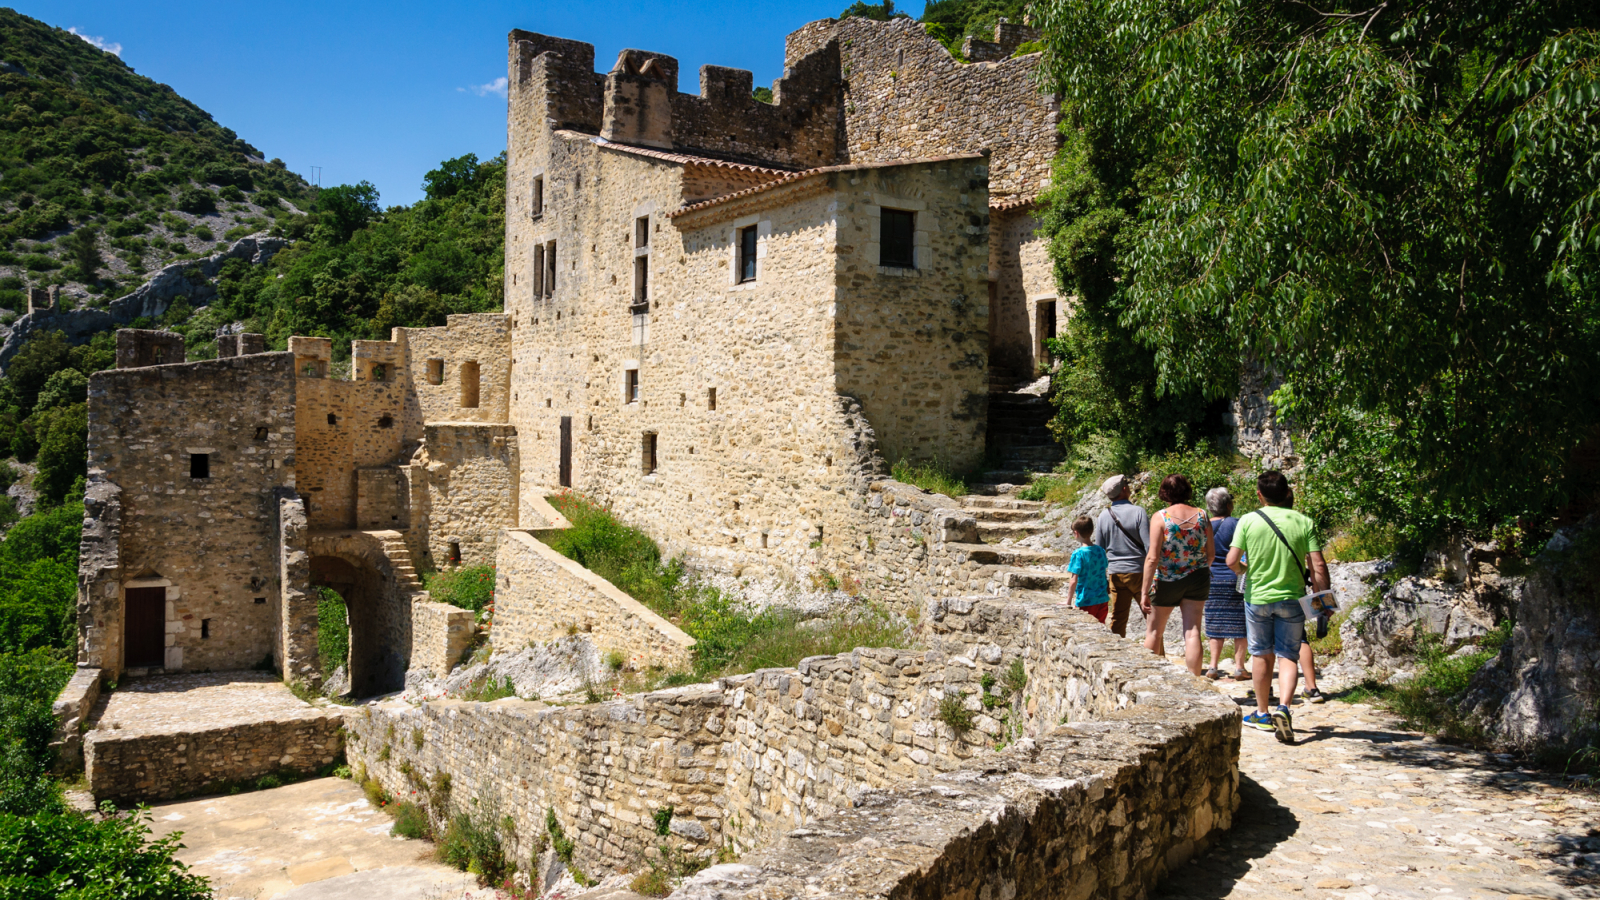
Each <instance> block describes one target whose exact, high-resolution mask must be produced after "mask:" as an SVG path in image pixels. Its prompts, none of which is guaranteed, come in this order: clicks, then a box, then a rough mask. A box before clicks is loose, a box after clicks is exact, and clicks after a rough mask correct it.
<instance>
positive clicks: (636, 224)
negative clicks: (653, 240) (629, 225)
mask: <svg viewBox="0 0 1600 900" xmlns="http://www.w3.org/2000/svg"><path fill="white" fill-rule="evenodd" d="M648 246H650V217H649V216H640V217H639V218H637V219H634V220H633V247H634V249H635V250H643V249H644V248H646V247H648Z"/></svg>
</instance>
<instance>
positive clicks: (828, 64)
mask: <svg viewBox="0 0 1600 900" xmlns="http://www.w3.org/2000/svg"><path fill="white" fill-rule="evenodd" d="M510 44H511V52H510V71H509V75H508V78H509V80H510V82H511V89H512V92H513V94H512V98H511V104H512V106H513V107H518V106H519V104H525V103H531V104H534V106H535V107H542V109H540V108H536V109H533V110H529V114H528V115H527V117H526V120H527V121H529V122H533V123H540V124H546V123H548V124H550V125H553V126H554V127H555V128H557V129H567V130H572V131H580V132H584V133H587V134H598V135H600V136H601V137H604V138H605V139H607V140H610V141H616V142H618V143H623V144H634V145H639V146H646V147H657V148H660V149H665V150H672V149H678V150H686V151H696V152H699V153H703V154H709V155H712V156H720V157H727V158H732V159H738V160H745V161H750V162H760V163H765V164H769V165H775V166H778V167H780V168H812V167H815V166H823V165H831V164H833V163H834V162H837V161H838V159H837V157H838V149H837V145H838V139H837V138H838V127H839V111H840V97H841V96H842V85H843V81H842V78H841V72H840V67H839V57H838V48H837V47H834V46H826V45H824V46H819V47H817V48H816V49H815V51H814V52H813V53H811V54H809V55H808V56H807V57H806V58H805V59H801V60H798V61H796V63H795V64H794V65H792V66H790V67H789V68H788V69H786V70H785V72H784V76H783V77H782V78H779V79H778V80H777V81H776V82H774V83H773V102H772V103H762V102H761V101H759V100H756V99H755V97H754V96H753V95H752V93H751V92H752V90H753V87H754V81H755V78H754V76H753V75H752V74H751V73H750V72H748V71H746V70H743V69H733V68H728V67H725V66H710V65H708V66H702V67H701V68H700V93H699V94H685V93H680V92H679V90H678V76H679V64H678V60H677V59H675V58H674V57H671V56H667V55H666V54H662V53H654V52H651V51H647V50H638V49H628V50H623V51H622V52H621V53H619V54H618V55H617V61H616V64H615V65H613V66H612V68H611V70H610V71H609V72H607V73H605V74H603V75H602V74H599V73H597V72H593V71H591V70H590V67H592V66H593V63H594V47H593V46H592V45H590V44H585V43H582V42H579V41H568V40H563V39H560V38H552V37H548V36H546V35H540V34H533V33H531V32H526V31H513V32H511V35H510Z"/></svg>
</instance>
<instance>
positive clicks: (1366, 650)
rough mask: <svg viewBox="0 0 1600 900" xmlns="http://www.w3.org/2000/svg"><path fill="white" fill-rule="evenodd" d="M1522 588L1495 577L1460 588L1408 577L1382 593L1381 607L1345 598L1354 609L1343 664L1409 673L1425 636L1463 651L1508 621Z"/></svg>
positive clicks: (1383, 673) (1345, 638)
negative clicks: (1358, 603) (1510, 608)
mask: <svg viewBox="0 0 1600 900" xmlns="http://www.w3.org/2000/svg"><path fill="white" fill-rule="evenodd" d="M1519 587H1520V581H1519V580H1517V579H1501V578H1498V577H1494V576H1490V577H1479V578H1476V579H1474V580H1472V581H1469V582H1461V583H1451V582H1448V581H1443V580H1437V579H1433V578H1421V577H1417V576H1407V577H1405V578H1401V579H1399V580H1398V581H1396V582H1395V583H1394V584H1393V585H1392V586H1388V587H1384V588H1381V589H1380V591H1381V592H1380V594H1379V599H1378V602H1377V603H1376V604H1371V605H1365V604H1364V605H1357V606H1354V607H1352V606H1351V605H1350V604H1349V603H1348V602H1347V601H1346V600H1345V599H1344V597H1343V596H1341V599H1340V602H1341V604H1343V605H1344V606H1345V607H1346V608H1347V609H1349V610H1350V615H1349V617H1348V618H1347V619H1345V622H1344V625H1343V627H1342V628H1341V629H1340V632H1339V634H1340V638H1341V641H1342V643H1343V644H1344V654H1343V655H1344V661H1345V662H1346V663H1347V664H1349V663H1354V664H1357V665H1359V666H1361V667H1362V668H1364V669H1366V670H1367V671H1368V672H1369V674H1376V675H1380V676H1383V677H1387V676H1389V675H1392V674H1394V673H1396V672H1401V671H1405V670H1406V669H1409V668H1410V666H1411V664H1412V657H1413V653H1414V651H1415V649H1416V646H1417V643H1418V642H1419V641H1420V640H1422V639H1423V637H1424V636H1425V635H1437V636H1439V638H1440V639H1442V640H1443V641H1444V646H1445V648H1446V649H1448V650H1452V651H1454V650H1456V649H1459V648H1460V647H1462V646H1465V645H1467V644H1470V643H1473V642H1475V641H1476V640H1477V639H1478V638H1481V637H1483V636H1484V635H1485V634H1488V633H1489V631H1490V630H1491V629H1493V628H1494V627H1495V625H1496V624H1497V623H1498V622H1500V621H1502V620H1503V619H1504V618H1505V615H1506V611H1507V608H1508V606H1509V604H1510V603H1511V602H1512V601H1513V600H1514V598H1515V594H1516V592H1517V590H1518V589H1519ZM1341 593H1344V592H1341ZM1350 593H1354V591H1353V590H1352V591H1350Z"/></svg>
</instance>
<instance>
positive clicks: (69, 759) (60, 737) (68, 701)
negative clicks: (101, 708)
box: [50, 669, 100, 775]
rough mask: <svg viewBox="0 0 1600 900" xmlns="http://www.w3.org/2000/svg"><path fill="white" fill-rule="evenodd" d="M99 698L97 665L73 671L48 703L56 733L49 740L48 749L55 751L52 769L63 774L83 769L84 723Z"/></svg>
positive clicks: (98, 671)
mask: <svg viewBox="0 0 1600 900" xmlns="http://www.w3.org/2000/svg"><path fill="white" fill-rule="evenodd" d="M99 699H100V670H99V669H78V670H76V671H74V672H73V673H72V678H70V679H69V680H68V681H67V683H66V686H65V687H63V688H62V689H61V693H60V694H58V695H56V700H55V703H54V704H52V706H51V713H52V714H53V715H54V716H55V719H56V732H55V737H54V739H52V740H51V741H50V749H51V750H53V751H55V766H54V768H53V769H52V771H54V772H56V773H58V774H63V775H66V774H72V773H75V772H82V771H83V731H84V724H85V723H86V722H87V721H88V719H89V714H90V713H91V712H93V711H94V706H95V703H96V702H97V701H99Z"/></svg>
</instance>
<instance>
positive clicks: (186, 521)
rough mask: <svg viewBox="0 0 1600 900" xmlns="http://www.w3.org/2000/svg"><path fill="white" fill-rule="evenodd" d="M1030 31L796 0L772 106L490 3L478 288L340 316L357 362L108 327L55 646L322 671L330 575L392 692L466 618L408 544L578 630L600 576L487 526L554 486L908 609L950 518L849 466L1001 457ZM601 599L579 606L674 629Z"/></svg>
mask: <svg viewBox="0 0 1600 900" xmlns="http://www.w3.org/2000/svg"><path fill="white" fill-rule="evenodd" d="M1034 36H1035V35H1033V33H1032V32H1030V31H1029V30H1027V29H1024V28H1021V27H1018V26H1011V25H1005V24H1002V25H1001V26H1000V27H999V28H998V29H997V31H996V34H995V40H994V41H992V42H989V41H973V42H969V43H968V46H967V47H966V48H965V51H964V52H965V55H966V57H967V58H966V59H957V58H956V57H953V56H952V55H951V54H950V52H949V51H948V50H946V49H945V48H944V47H943V46H942V45H941V44H939V43H938V42H937V41H935V40H933V39H932V38H930V37H928V35H927V34H926V33H924V31H923V29H922V27H921V26H920V25H918V24H917V23H915V22H912V21H910V20H904V19H902V20H896V21H893V22H887V23H883V22H872V21H867V20H863V19H846V20H841V21H834V20H825V21H821V22H815V23H812V24H810V25H807V26H805V27H804V28H801V29H800V30H798V31H796V32H795V33H794V34H792V35H790V37H789V39H788V46H787V48H786V56H785V71H784V76H783V77H782V78H780V79H779V80H778V81H777V82H775V83H774V85H773V102H772V103H770V104H768V103H763V102H759V101H757V100H755V99H754V98H753V97H752V78H751V75H750V73H749V72H744V71H739V70H734V69H725V68H720V67H717V66H705V67H703V68H702V69H701V71H700V89H699V93H697V94H687V93H681V92H679V90H678V63H677V61H676V60H675V59H673V58H672V57H669V56H665V55H662V54H659V53H654V52H645V51H639V50H626V51H623V52H622V53H621V54H620V55H619V57H618V59H617V61H616V63H615V65H614V66H612V68H611V69H610V71H608V72H606V73H603V74H602V73H598V72H596V71H595V66H594V50H593V47H591V46H590V45H588V44H582V43H578V42H575V41H568V40H562V39H559V38H552V37H545V36H542V35H537V34H532V33H529V32H523V31H514V32H512V33H511V35H510V39H509V59H508V79H509V82H510V97H509V114H508V154H507V159H508V169H507V179H508V184H507V195H506V196H507V210H506V242H505V248H506V262H505V280H506V283H505V295H506V308H505V312H504V313H503V314H493V315H469V316H451V317H450V320H449V324H448V325H447V326H446V327H442V328H420V329H406V328H400V329H395V330H394V333H393V335H392V337H391V339H390V340H387V341H356V342H354V344H353V345H352V347H351V352H350V366H351V374H350V377H349V378H348V379H340V378H334V377H331V372H332V368H333V364H334V356H335V353H334V347H333V346H332V344H331V342H330V341H329V340H328V339H325V338H314V337H294V338H291V339H290V341H289V345H288V350H287V352H265V351H266V348H265V346H264V343H263V342H262V340H261V339H260V337H259V336H255V335H232V334H229V335H225V336H223V337H222V338H219V347H218V354H217V358H216V359H214V360H207V361H203V362H183V361H182V360H183V355H182V354H183V345H182V342H181V340H178V339H177V337H176V336H175V335H165V334H163V333H160V332H137V331H124V332H120V333H119V345H118V352H117V362H118V368H117V369H116V370H113V371H108V372H102V373H97V374H96V375H94V376H93V378H92V379H91V385H90V397H89V408H90V415H89V418H90V422H89V447H90V460H89V470H90V478H89V482H90V483H89V488H88V494H87V497H86V503H87V508H88V520H87V522H86V530H85V536H84V543H83V553H82V564H81V572H80V603H79V619H80V664H81V665H83V666H85V667H88V668H96V669H99V670H101V671H102V672H103V673H104V676H105V677H106V678H116V677H119V676H120V674H121V673H123V672H125V671H129V670H134V671H146V672H173V671H183V670H189V669H228V668H248V667H252V666H256V665H259V664H261V663H263V662H264V661H266V660H270V661H271V663H272V664H273V665H274V666H275V667H277V668H279V669H280V670H281V671H283V672H284V674H285V677H286V678H290V679H295V680H313V681H314V680H316V679H317V678H318V677H319V669H320V667H319V665H318V662H317V659H316V641H315V628H316V601H317V596H318V594H317V590H316V588H318V587H324V586H325V587H332V588H334V589H336V590H338V591H339V593H340V594H341V595H342V596H343V597H344V598H345V600H346V602H347V604H348V606H349V610H350V622H351V663H350V668H351V673H350V674H351V680H352V688H353V690H354V691H355V692H356V693H357V694H371V693H378V692H382V691H385V690H391V689H394V688H396V687H398V686H399V685H400V684H401V682H402V681H403V678H404V673H405V672H406V671H407V669H409V668H417V667H426V668H433V669H445V668H448V667H449V666H450V665H451V664H453V663H454V662H455V661H456V659H458V658H459V650H460V649H461V648H462V647H463V646H464V642H465V639H466V635H465V634H464V633H465V632H467V631H469V630H470V628H471V623H470V616H468V617H466V618H465V619H464V618H463V616H466V614H465V613H463V612H462V611H460V610H453V609H452V608H449V607H443V606H441V605H440V604H436V603H432V602H431V601H430V600H429V598H428V596H427V595H426V593H424V592H423V591H422V590H421V586H420V583H419V582H418V580H417V578H416V572H417V570H418V569H423V568H434V567H443V566H446V565H449V564H453V563H463V564H481V563H490V562H495V561H496V560H497V557H498V558H499V561H500V563H501V565H500V582H499V584H498V585H497V587H498V590H499V593H498V595H497V604H498V610H499V612H500V613H501V614H502V615H503V618H504V619H505V621H507V622H516V623H520V624H518V625H517V628H518V629H520V631H519V633H525V634H526V635H527V636H528V638H529V639H533V638H534V637H537V636H538V635H541V634H546V633H549V632H550V631H551V630H552V629H554V628H556V627H558V623H561V622H565V623H567V624H566V625H560V626H559V627H579V624H578V623H583V624H582V627H584V628H585V629H589V628H593V627H595V625H594V623H593V619H594V616H593V614H592V611H585V610H584V609H581V608H578V607H582V606H583V605H584V604H586V603H591V602H603V603H609V604H612V605H617V604H622V605H621V606H618V608H622V607H624V606H626V604H624V603H622V600H623V599H625V598H622V597H621V596H620V595H618V596H611V594H610V593H607V592H606V590H605V587H609V586H597V585H595V584H593V583H592V580H593V579H592V577H589V575H588V573H586V572H581V571H580V572H574V571H571V567H570V566H565V565H563V564H562V562H561V561H560V560H558V559H550V558H547V557H548V555H549V554H548V553H547V552H546V551H547V548H545V547H544V545H543V544H541V543H540V542H538V541H535V540H531V539H527V540H524V539H523V538H526V537H527V535H521V536H520V537H518V539H517V540H508V539H507V537H508V535H514V534H516V531H517V530H521V531H527V532H532V531H537V530H539V529H544V528H552V527H560V525H559V522H560V516H559V514H557V513H555V512H554V510H553V509H552V508H551V507H550V506H549V504H548V503H546V501H545V498H546V496H548V495H550V494H552V493H554V492H556V491H559V490H562V489H565V488H572V489H575V490H580V491H583V492H585V493H587V494H590V495H592V496H593V497H595V498H597V499H598V500H600V501H602V502H606V503H609V504H611V505H612V506H613V507H614V508H615V509H616V511H617V512H618V514H619V515H621V516H622V517H623V518H624V519H626V520H628V521H630V522H632V523H634V524H636V525H638V526H640V527H642V528H644V529H645V530H646V531H648V532H649V533H650V534H651V535H652V536H654V537H655V538H656V539H657V540H658V541H660V542H661V543H662V544H663V546H664V548H665V549H666V550H667V552H669V553H671V554H675V555H680V554H681V555H683V556H685V557H686V558H687V559H688V560H690V561H691V562H692V563H693V564H695V565H697V566H699V567H702V568H709V569H717V570H721V571H727V572H735V573H739V574H750V575H759V576H769V577H779V578H787V577H797V576H803V575H806V574H809V573H814V572H818V571H827V572H833V573H839V574H840V575H847V574H850V573H856V574H857V575H859V576H860V578H861V580H862V581H863V583H864V584H865V585H866V586H867V588H868V589H869V590H870V592H871V593H872V594H873V595H874V596H878V597H880V598H882V599H884V600H885V601H887V602H890V603H893V604H895V605H899V606H902V607H908V606H910V605H911V604H914V603H916V602H919V601H920V600H923V599H926V598H927V597H928V596H930V595H932V594H937V593H941V592H943V593H949V592H950V591H954V590H956V589H957V588H956V587H954V586H950V587H948V590H946V589H945V588H942V587H940V586H941V585H946V586H949V585H950V580H951V577H952V575H951V573H952V571H953V570H954V569H955V568H959V567H960V566H962V565H965V562H964V561H960V562H949V563H947V561H945V558H944V557H942V556H940V552H941V551H938V550H936V549H935V550H930V547H932V546H933V544H932V543H930V542H942V541H944V540H947V539H948V540H951V541H960V540H963V539H965V538H964V537H963V536H964V535H966V534H967V530H966V529H964V528H963V526H961V525H960V523H959V522H955V521H954V520H953V519H952V518H951V517H950V516H949V515H944V514H942V513H941V512H940V511H939V510H936V509H935V510H923V509H921V508H920V507H919V506H917V505H916V504H911V503H910V502H909V501H907V500H906V499H905V498H902V497H898V496H897V495H894V494H882V493H872V492H871V488H872V483H873V482H874V481H877V480H879V479H881V478H882V477H883V475H885V474H886V471H887V466H888V465H889V464H891V463H893V462H894V461H896V460H899V459H908V460H931V459H939V460H942V461H944V462H945V463H947V464H949V465H951V466H952V467H954V468H956V469H965V468H970V467H973V466H976V465H979V464H980V463H983V462H985V461H986V460H988V461H989V462H991V464H992V463H993V461H994V458H995V454H996V452H997V450H1003V449H1004V448H999V447H997V446H996V445H995V441H994V440H993V438H994V436H995V434H996V433H997V431H996V419H997V418H1000V417H1001V416H1000V414H999V413H997V412H994V410H996V409H999V408H1000V407H997V406H992V404H991V400H992V399H993V398H995V397H997V396H1004V395H1005V392H1006V391H1008V390H1010V389H1011V388H1012V387H1014V386H1015V385H1016V383H1018V382H1020V381H1024V380H1028V379H1030V378H1031V377H1032V376H1034V375H1035V374H1036V373H1037V372H1038V371H1039V370H1040V368H1041V367H1042V366H1044V365H1045V364H1046V360H1045V358H1044V353H1045V351H1044V348H1043V341H1044V340H1045V339H1046V338H1047V337H1048V336H1049V335H1051V334H1053V333H1054V331H1055V328H1056V326H1057V322H1058V320H1060V319H1061V317H1062V316H1064V314H1065V311H1064V310H1063V309H1062V308H1061V307H1060V305H1059V304H1058V303H1057V300H1056V298H1055V294H1054V287H1053V279H1052V278H1051V273H1050V268H1049V264H1048V261H1047V259H1046V257H1045V254H1044V250H1043V246H1042V243H1041V241H1040V240H1039V239H1037V238H1035V237H1034V236H1033V229H1034V222H1033V219H1032V206H1033V203H1034V201H1035V199H1036V197H1037V195H1038V193H1039V192H1040V190H1041V189H1043V188H1044V187H1045V186H1046V185H1047V184H1048V179H1049V172H1050V164H1051V160H1052V158H1053V156H1054V154H1055V152H1056V149H1057V147H1058V137H1057V125H1058V111H1057V107H1056V102H1055V100H1054V99H1053V98H1052V97H1050V96H1049V95H1046V94H1043V93H1040V91H1039V89H1038V87H1037V84H1036V80H1035V72H1036V69H1037V67H1038V63H1039V56H1038V55H1037V54H1032V55H1021V56H1014V55H1013V54H1014V51H1015V50H1016V49H1017V47H1018V46H1019V45H1020V44H1021V43H1023V42H1024V41H1026V40H1028V39H1031V38H1032V37H1034ZM341 356H342V355H341ZM1005 408H1006V409H1007V410H1011V411H1012V412H1014V408H1013V407H1005ZM1012 412H1008V413H1007V414H1008V415H1009V414H1012ZM885 497H888V498H889V499H890V503H889V505H888V506H887V507H886V506H885V505H884V500H885ZM508 529H511V530H512V531H509V532H508ZM941 546H942V544H941ZM911 569H916V570H917V571H916V572H909V570H911ZM612 593H614V591H613V592H612ZM555 597H562V598H566V599H564V600H562V601H560V602H561V603H564V604H566V607H571V608H570V609H569V608H566V607H563V608H562V609H561V610H559V613H560V614H559V615H557V614H556V613H557V612H558V611H557V610H556V604H557V601H556V600H554V599H552V598H555ZM582 598H589V599H582ZM595 598H599V599H595ZM627 614H628V615H629V616H630V617H632V618H631V619H630V622H632V623H633V624H632V625H630V626H629V627H627V628H618V629H613V630H611V631H606V630H605V629H604V628H602V629H600V630H599V631H596V632H594V633H596V634H600V633H605V634H616V635H618V637H617V638H616V640H618V641H620V642H623V643H629V642H632V643H631V644H630V645H629V646H628V647H626V648H625V649H628V650H629V651H630V653H636V654H640V655H644V656H649V657H651V658H659V659H661V660H663V661H669V660H673V659H678V658H681V657H682V655H683V654H684V653H685V652H686V651H685V647H686V646H687V644H688V643H692V642H690V641H689V640H688V638H687V637H686V636H684V635H683V634H682V633H681V632H679V631H678V630H677V629H675V628H673V627H672V626H671V625H670V624H668V623H665V622H663V621H660V620H658V619H656V618H654V617H653V614H649V612H648V610H643V608H642V607H641V608H639V609H637V610H633V609H631V608H629V611H628V613H627Z"/></svg>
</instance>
